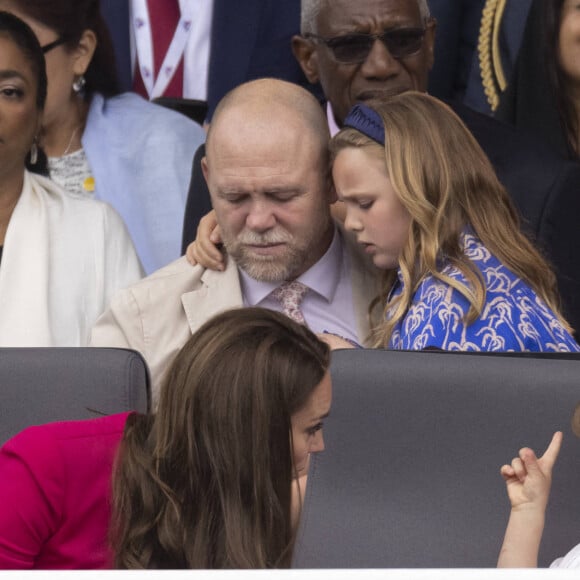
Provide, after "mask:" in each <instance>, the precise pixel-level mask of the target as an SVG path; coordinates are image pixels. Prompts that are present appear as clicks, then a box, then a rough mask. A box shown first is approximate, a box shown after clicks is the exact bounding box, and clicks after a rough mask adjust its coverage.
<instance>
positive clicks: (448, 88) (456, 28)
mask: <svg viewBox="0 0 580 580" xmlns="http://www.w3.org/2000/svg"><path fill="white" fill-rule="evenodd" d="M518 1H520V0H518ZM484 4H485V0H429V8H430V10H431V16H433V17H434V18H436V19H437V34H436V35H435V64H434V65H433V69H432V70H431V73H430V75H429V94H431V95H433V96H434V97H437V98H439V99H462V98H463V94H464V93H465V89H466V86H467V81H468V79H469V73H470V70H471V63H472V59H473V54H474V52H475V49H476V47H477V39H478V36H479V23H480V22H481V13H482V10H483V6H484Z"/></svg>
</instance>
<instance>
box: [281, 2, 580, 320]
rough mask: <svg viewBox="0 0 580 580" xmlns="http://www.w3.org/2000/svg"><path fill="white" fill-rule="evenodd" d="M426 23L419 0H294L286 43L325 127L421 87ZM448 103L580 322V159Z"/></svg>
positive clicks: (427, 47) (428, 51) (428, 53)
mask: <svg viewBox="0 0 580 580" xmlns="http://www.w3.org/2000/svg"><path fill="white" fill-rule="evenodd" d="M435 31H436V21H435V20H434V19H433V18H432V17H431V15H430V11H429V6H428V4H427V0H357V1H356V2H353V1H352V0H302V14H301V32H302V34H301V35H297V36H294V38H293V39H292V49H293V51H294V55H295V57H296V59H297V60H298V62H299V63H300V66H301V67H302V70H303V71H304V73H305V74H306V77H307V78H308V80H309V81H310V82H311V83H318V82H319V83H320V84H321V85H322V89H323V91H324V95H325V96H326V99H327V104H326V107H327V116H328V122H329V125H330V128H331V131H333V132H335V131H337V130H338V128H339V127H340V126H341V125H342V122H343V120H344V118H345V116H346V114H347V112H348V111H349V109H350V108H351V107H352V106H353V105H354V104H355V103H358V102H361V101H366V100H368V99H370V98H376V97H378V98H381V97H384V98H388V97H389V95H392V94H397V93H401V92H403V91H407V90H419V91H426V90H427V81H428V77H429V71H430V69H431V68H432V66H433V62H434V42H435ZM450 104H451V106H452V107H453V109H454V110H455V112H456V113H457V114H458V115H459V116H460V117H461V118H462V119H463V121H464V122H465V124H466V125H467V126H468V127H469V129H470V130H471V131H472V133H473V135H474V136H475V138H476V139H477V140H478V141H479V144H480V145H481V147H482V148H483V150H484V151H485V152H486V153H487V155H488V157H489V158H490V160H491V162H492V163H493V165H494V167H495V169H496V172H497V174H498V177H499V178H500V180H501V181H502V183H503V184H504V185H505V187H506V188H507V190H508V191H509V193H510V195H511V197H512V200H513V201H514V203H515V205H516V207H517V208H518V210H519V212H520V214H521V216H522V217H523V221H524V226H525V228H526V230H527V231H528V232H529V233H530V234H531V235H532V236H533V237H534V238H535V239H536V241H537V242H538V245H539V246H540V247H541V248H542V249H543V250H544V251H545V253H546V254H547V257H548V258H549V259H550V260H551V262H552V263H553V265H554V266H555V269H556V272H557V276H558V283H559V289H560V293H561V295H562V301H563V307H564V312H565V315H566V316H567V318H568V320H569V321H570V323H571V324H572V326H573V327H574V328H577V329H580V300H578V299H577V297H578V296H580V233H579V231H578V228H577V223H576V216H577V215H578V213H579V210H580V196H578V184H579V183H580V166H578V165H577V164H575V163H571V162H566V161H564V160H562V159H561V158H560V157H558V155H557V154H556V153H554V152H553V151H551V150H549V149H547V148H545V147H544V144H543V143H536V142H532V141H531V140H530V139H528V138H525V137H524V136H521V135H519V134H518V133H516V132H515V130H513V129H512V128H511V127H509V126H507V125H504V124H502V123H500V122H498V121H495V120H494V119H491V118H489V117H487V116H484V115H481V114H479V113H476V112H475V111H473V110H471V109H469V108H467V107H465V106H462V105H461V104H459V103H450Z"/></svg>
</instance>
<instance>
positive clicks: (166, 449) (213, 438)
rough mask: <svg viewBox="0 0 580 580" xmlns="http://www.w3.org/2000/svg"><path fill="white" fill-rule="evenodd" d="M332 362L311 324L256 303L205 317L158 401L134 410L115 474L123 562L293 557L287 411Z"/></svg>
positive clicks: (267, 561) (228, 564)
mask: <svg viewBox="0 0 580 580" xmlns="http://www.w3.org/2000/svg"><path fill="white" fill-rule="evenodd" d="M328 364H329V349H328V346H327V345H326V344H325V343H323V342H321V341H320V340H318V339H317V338H316V336H315V335H314V334H313V333H312V332H310V331H309V330H308V329H307V328H305V327H303V326H300V325H298V324H296V323H295V322H293V321H291V320H289V319H288V318H287V317H285V316H284V315H282V314H279V313H277V312H272V311H269V310H264V309H261V308H244V309H239V310H232V311H228V312H226V313H223V314H221V315H218V316H216V317H215V318H213V319H212V320H210V321H209V322H207V323H206V324H205V325H203V326H202V327H201V328H200V329H199V330H198V331H197V332H196V333H195V334H194V335H193V336H192V338H191V339H190V340H189V341H188V342H187V343H186V345H185V346H184V347H183V349H182V350H181V351H180V352H179V354H178V355H177V357H176V359H175V361H174V362H173V364H172V366H171V368H170V370H169V372H168V376H167V377H166V380H165V382H164V386H163V389H162V391H161V396H160V401H159V407H158V410H157V413H156V414H155V415H152V416H145V415H133V416H131V417H130V418H129V420H128V422H127V426H126V428H125V433H124V437H123V441H122V443H121V447H120V451H119V455H118V459H117V468H116V472H115V477H114V484H113V498H114V500H113V501H114V510H113V532H112V541H113V549H114V551H115V565H116V566H117V567H119V568H270V567H286V566H289V564H290V558H291V553H292V545H293V539H294V538H293V531H292V527H291V518H290V500H291V481H292V477H293V476H294V475H296V474H295V473H294V468H293V462H292V441H291V417H292V415H293V414H294V413H296V412H297V411H299V410H300V409H301V408H302V407H303V406H304V405H305V404H306V402H307V399H308V398H309V396H310V394H311V393H312V391H313V390H314V389H315V387H316V386H317V385H318V384H319V383H320V381H321V380H322V378H323V376H324V374H325V372H326V371H327V369H328Z"/></svg>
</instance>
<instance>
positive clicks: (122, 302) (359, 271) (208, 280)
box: [91, 235, 379, 405]
mask: <svg viewBox="0 0 580 580" xmlns="http://www.w3.org/2000/svg"><path fill="white" fill-rule="evenodd" d="M343 239H344V241H345V244H346V247H347V249H348V252H349V253H350V256H351V259H350V263H351V279H352V289H353V301H354V310H355V315H356V318H357V333H358V336H359V339H360V342H361V343H366V342H367V339H368V336H369V334H370V323H369V317H368V314H367V311H368V305H369V303H370V301H371V300H372V299H373V298H374V297H375V296H376V295H377V294H378V288H379V287H378V283H379V276H378V271H377V270H376V269H375V268H374V267H373V266H372V264H370V263H369V261H368V259H367V257H366V256H365V255H364V254H363V253H362V252H360V249H359V247H358V246H357V245H356V243H355V242H354V241H353V240H352V239H351V238H350V236H349V235H343ZM241 306H243V298H242V291H241V286H240V280H239V274H238V268H237V266H236V264H235V262H234V261H233V260H228V262H227V267H226V270H225V271H224V272H216V271H213V270H206V269H205V268H203V267H201V266H195V267H192V266H191V265H190V264H189V263H188V262H187V260H186V259H185V258H180V259H179V260H176V261H175V262H172V263H171V264H169V265H168V266H166V267H165V268H162V269H161V270H158V271H157V272H155V273H153V274H152V275H151V276H148V277H147V278H145V279H143V280H141V281H140V282H138V283H137V284H135V285H133V286H131V287H129V288H127V289H124V290H121V291H120V292H118V293H117V294H116V295H115V296H114V298H113V300H112V301H111V304H110V307H109V309H108V310H107V311H105V313H104V314H103V315H102V316H101V317H100V318H99V320H98V321H97V324H96V325H95V326H94V328H93V331H92V336H91V345H92V346H107V347H121V348H132V349H135V350H138V351H139V352H140V353H141V354H142V355H143V356H144V357H145V360H146V361H147V364H148V365H149V369H150V371H151V381H152V383H151V384H152V394H153V404H154V405H156V403H157V399H158V395H159V388H160V386H161V383H162V380H163V376H164V374H165V371H166V369H167V368H168V366H169V365H170V364H171V361H172V360H173V358H174V356H175V355H176V354H177V352H178V351H179V349H180V348H181V347H182V346H183V345H184V344H185V343H186V342H187V340H188V339H189V337H190V336H191V335H192V334H193V333H194V332H195V331H196V330H197V329H198V328H199V327H200V326H201V325H202V324H203V323H204V322H205V321H206V320H208V319H209V318H211V317H212V316H214V315H215V314H218V313H220V312H223V311H224V310H229V309H231V308H239V307H241ZM374 323H376V321H373V324H374Z"/></svg>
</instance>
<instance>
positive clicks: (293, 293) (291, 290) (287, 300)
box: [272, 280, 309, 325]
mask: <svg viewBox="0 0 580 580" xmlns="http://www.w3.org/2000/svg"><path fill="white" fill-rule="evenodd" d="M308 290H309V288H308V286H305V285H304V284H302V282H298V281H297V280H293V281H292V282H284V284H282V285H281V286H278V288H276V290H274V291H273V292H272V296H273V297H274V298H275V299H276V300H278V302H280V304H281V305H282V312H284V314H285V315H286V316H288V318H291V319H292V320H294V321H296V322H298V323H299V324H304V325H305V324H306V320H304V314H302V310H300V304H302V299H303V298H304V295H305V294H306V292H308Z"/></svg>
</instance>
